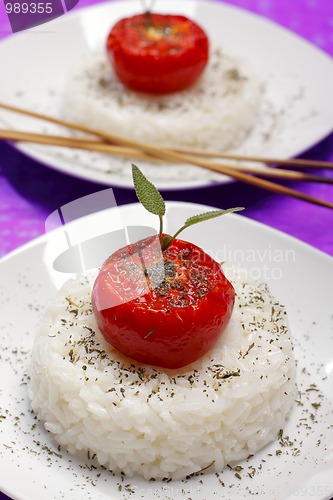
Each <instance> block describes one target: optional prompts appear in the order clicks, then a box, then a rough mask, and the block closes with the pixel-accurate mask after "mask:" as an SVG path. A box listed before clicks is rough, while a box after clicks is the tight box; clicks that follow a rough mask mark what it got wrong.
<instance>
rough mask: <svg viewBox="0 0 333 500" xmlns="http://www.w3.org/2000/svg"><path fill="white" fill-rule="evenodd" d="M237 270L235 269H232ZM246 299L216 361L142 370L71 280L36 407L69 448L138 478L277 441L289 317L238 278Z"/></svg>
mask: <svg viewBox="0 0 333 500" xmlns="http://www.w3.org/2000/svg"><path fill="white" fill-rule="evenodd" d="M226 274H227V275H228V273H226ZM229 279H231V281H232V283H233V285H234V287H235V290H236V294H237V298H236V305H235V309H234V312H233V315H232V318H231V321H230V323H229V325H228V327H227V330H226V331H225V332H224V333H223V334H222V336H221V337H220V340H219V341H218V343H217V345H216V346H215V348H214V349H213V351H211V352H210V353H209V354H207V355H206V356H204V357H203V358H201V359H199V360H198V361H196V362H195V363H192V364H191V365H188V366H187V367H185V368H182V369H180V370H177V371H176V370H159V369H157V368H154V367H149V366H145V365H139V364H137V363H135V362H133V361H132V360H130V359H128V358H126V357H124V356H122V355H120V354H119V353H118V352H117V351H116V350H115V349H113V348H112V347H111V346H110V345H108V344H107V343H106V342H105V341H104V339H103V337H102V335H101V334H100V332H99V330H98V327H97V324H96V322H95V319H94V316H93V314H92V309H91V302H90V291H91V284H89V281H88V280H87V278H84V277H80V278H77V279H76V280H71V281H69V282H68V283H67V284H66V285H65V286H64V287H63V289H62V290H61V291H60V292H59V294H58V296H57V298H56V299H55V300H54V302H53V303H52V304H50V306H49V307H48V310H47V313H46V316H45V318H44V321H43V324H42V326H41V328H40V329H39V332H38V334H37V336H36V339H35V344H34V348H33V362H32V370H31V383H30V387H29V390H30V396H31V404H32V408H33V410H34V411H35V412H36V414H37V416H38V418H39V419H40V420H42V421H43V422H44V423H45V427H46V429H47V430H49V431H50V432H52V433H53V434H54V437H55V439H56V441H57V442H58V443H59V444H60V445H61V446H62V447H64V448H66V449H68V450H69V451H70V452H75V450H87V451H89V452H90V454H91V455H94V454H96V457H97V460H98V461H99V463H100V464H101V465H103V466H105V467H107V468H109V469H111V470H112V471H114V472H120V471H122V472H124V473H125V474H126V475H128V476H132V475H134V474H139V475H142V476H144V477H145V478H146V479H150V478H153V477H154V478H170V477H172V478H174V479H180V478H184V477H185V476H186V475H188V474H191V473H194V472H197V471H199V470H201V469H203V468H205V467H207V466H208V465H210V464H213V465H212V468H213V470H215V471H217V472H218V471H221V470H222V469H223V467H224V466H225V465H226V464H227V463H232V462H234V461H239V460H241V459H243V458H246V457H247V456H248V455H250V454H254V453H256V452H257V451H258V450H260V449H261V448H262V447H263V446H264V445H266V444H267V443H269V442H270V441H272V440H274V439H276V438H277V435H278V432H279V430H280V429H283V427H284V425H285V421H286V417H287V415H288V413H289V410H290V408H291V406H292V405H293V402H294V398H295V360H294V357H293V352H292V341H291V337H290V333H289V330H288V324H287V317H286V313H285V310H284V308H283V306H281V305H280V304H279V303H277V301H276V300H275V299H274V297H273V296H272V295H271V293H270V292H269V290H268V289H267V286H266V285H265V284H261V283H259V282H255V281H253V280H250V279H249V278H248V277H247V276H246V273H244V274H242V275H238V274H237V275H235V274H234V273H231V274H230V270H229Z"/></svg>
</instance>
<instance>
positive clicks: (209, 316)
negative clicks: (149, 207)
mask: <svg viewBox="0 0 333 500" xmlns="http://www.w3.org/2000/svg"><path fill="white" fill-rule="evenodd" d="M153 238H155V241H158V238H157V237H153ZM147 241H148V242H150V243H151V241H153V240H152V238H148V239H146V240H142V241H141V242H138V243H136V244H134V245H131V246H129V247H125V248H124V249H121V250H119V251H117V252H115V254H113V255H112V256H111V257H109V259H108V260H107V261H106V262H105V264H104V265H103V266H102V269H101V271H100V273H99V275H98V277H97V279H96V281H95V284H94V287H93V291H92V305H93V310H94V314H95V317H96V320H97V323H98V326H99V329H100V330H101V332H102V334H103V336H104V338H105V339H106V340H107V341H108V342H109V343H110V344H111V345H112V346H113V347H115V348H116V349H117V350H118V351H120V352H122V353H123V354H125V355H127V356H129V357H130V358H133V359H134V360H136V361H139V362H140V363H144V364H149V365H155V366H159V367H163V368H169V369H175V368H181V367H183V366H186V365H188V364H189V363H191V362H193V361H196V360H197V359H198V358H200V357H201V356H203V355H204V354H206V353H207V352H209V351H210V350H211V349H212V348H213V346H214V344H215V343H216V341H217V339H218V338H219V336H220V335H221V333H222V332H223V330H224V328H225V327H226V326H227V324H228V322H229V319H230V316H231V313H232V310H233V306H234V300H235V294H234V289H233V287H232V285H231V283H230V282H229V281H228V280H227V278H226V277H225V276H224V274H223V272H222V270H221V267H220V265H219V264H218V263H217V262H216V261H214V260H213V259H212V258H211V257H210V256H209V255H207V254H206V253H205V252H204V251H203V250H202V249H200V248H199V247H197V246H196V245H193V244H192V243H188V242H186V241H183V240H179V239H176V240H174V241H173V243H172V244H171V245H170V246H169V247H168V249H167V250H166V251H164V252H163V256H164V262H166V263H167V264H166V265H167V266H169V265H170V266H173V265H175V269H176V276H175V277H173V278H171V279H170V280H169V282H170V284H171V285H170V286H171V288H169V289H168V291H167V293H166V295H163V294H164V292H165V290H164V288H163V284H162V285H161V286H160V287H156V288H154V289H152V290H150V291H149V292H148V293H145V294H142V295H141V296H139V297H137V298H134V299H133V298H132V296H133V295H129V296H128V298H129V299H130V300H128V301H123V302H122V303H118V305H115V306H112V307H108V308H104V309H103V308H102V307H105V306H106V305H107V302H105V294H109V292H110V289H109V281H110V276H114V274H115V272H116V274H117V276H119V275H120V273H119V269H120V268H119V267H118V269H117V265H116V266H115V263H116V262H120V261H121V259H124V256H125V255H126V258H128V257H129V256H130V258H132V257H133V259H134V260H135V255H137V249H138V245H140V244H142V242H147ZM158 244H159V243H158ZM153 253H154V252H153ZM143 254H144V260H145V262H147V260H149V259H150V258H151V256H152V253H151V247H149V246H146V247H145V249H144V251H143ZM184 255H187V256H188V257H187V258H186V259H185V258H184ZM141 256H142V254H141ZM170 262H171V264H170ZM166 269H167V268H166ZM191 275H193V276H194V278H193V279H190V278H189V276H191ZM168 279H169V277H168V276H167V277H166V280H165V281H166V282H167V280H168ZM177 280H178V281H177ZM139 281H140V280H139ZM175 283H176V286H175V287H174V284H175ZM127 284H128V281H126V283H125V286H124V283H122V285H121V288H122V290H123V288H124V287H125V288H128V287H127V286H126V285H127ZM183 285H184V288H183V291H181V292H179V290H182V286H183ZM136 287H137V288H136ZM177 287H178V288H179V289H178V290H177ZM140 289H141V290H142V283H140V282H139V283H135V285H134V286H133V287H132V290H131V292H130V293H131V294H132V293H133V294H134V295H135V293H136V290H140ZM184 290H185V292H184ZM161 292H162V293H163V294H162V295H161ZM112 293H115V295H117V291H115V290H114V289H113V292H112ZM119 294H120V296H122V299H125V300H126V297H124V296H123V295H122V294H123V291H119ZM101 305H102V307H101Z"/></svg>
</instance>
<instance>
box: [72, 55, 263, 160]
mask: <svg viewBox="0 0 333 500" xmlns="http://www.w3.org/2000/svg"><path fill="white" fill-rule="evenodd" d="M260 96H261V92H260V84H259V82H258V80H257V78H256V77H255V75H254V74H253V71H252V70H251V69H250V68H249V67H248V66H247V65H246V64H245V63H244V62H242V61H240V60H237V59H236V58H234V57H231V56H229V55H227V54H225V53H221V51H219V50H215V51H213V52H212V54H211V56H210V61H209V64H208V66H207V68H206V70H205V72H204V74H203V76H202V78H201V79H200V80H199V82H198V83H196V84H195V85H194V86H193V87H191V88H189V89H186V90H184V91H182V92H177V93H175V94H171V95H164V96H163V95H162V96H157V95H148V94H144V93H139V92H134V91H131V90H129V89H127V88H126V87H124V86H123V85H122V84H121V83H120V82H119V80H118V79H117V77H116V76H115V74H114V72H113V71H112V68H111V65H110V64H109V62H108V60H107V58H106V55H105V54H93V55H91V56H89V57H88V58H86V59H85V61H84V62H83V63H82V64H81V65H79V66H78V67H77V68H76V70H75V71H74V73H73V75H72V76H71V78H70V79H69V82H68V84H67V87H66V92H65V97H64V106H63V112H64V116H65V118H66V119H67V120H69V121H72V122H75V123H79V124H82V125H86V126H89V127H91V128H95V129H98V130H102V131H104V132H108V133H110V134H116V135H118V136H123V137H125V138H128V139H134V140H138V141H142V142H146V143H151V144H156V145H159V146H166V147H172V148H177V147H178V148H181V147H183V148H184V147H190V148H197V149H210V150H215V151H224V150H225V149H228V148H230V147H233V146H237V145H238V144H239V143H241V142H242V141H243V139H244V138H245V137H246V135H247V134H248V132H249V131H250V130H251V129H252V127H253V126H254V123H255V121H256V118H257V114H258V110H259V106H260V102H261V99H260Z"/></svg>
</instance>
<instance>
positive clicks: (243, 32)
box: [0, 0, 333, 189]
mask: <svg viewBox="0 0 333 500" xmlns="http://www.w3.org/2000/svg"><path fill="white" fill-rule="evenodd" d="M139 10H140V4H139V2H138V1H137V0H121V1H114V2H111V3H110V2H107V3H105V4H101V5H98V6H93V7H89V8H85V9H83V10H79V11H77V12H75V13H72V14H68V15H66V16H65V17H64V18H61V19H59V20H56V21H54V22H52V23H48V24H45V25H42V26H40V27H37V28H34V29H31V30H29V31H27V32H24V33H20V34H17V35H15V36H12V37H10V38H9V39H7V40H6V41H4V42H3V43H1V45H0V64H1V69H2V74H1V79H0V95H1V100H2V101H3V102H7V103H11V104H14V105H17V106H21V107H25V108H28V109H32V110H35V111H36V110H37V111H40V112H42V113H47V114H50V115H52V116H55V117H61V115H62V111H61V109H62V99H63V89H64V85H65V82H66V78H68V74H69V72H70V71H71V69H72V67H73V65H75V64H76V63H77V61H78V59H80V58H82V57H83V56H84V55H86V54H88V53H89V52H91V51H94V50H95V49H96V48H98V47H104V42H105V39H106V35H107V33H108V31H109V30H110V28H111V26H112V25H113V24H114V23H115V22H116V20H118V19H119V18H121V17H123V16H126V15H131V14H133V13H137V12H138V11H139ZM158 10H159V11H161V12H174V13H176V12H179V13H182V14H185V15H188V16H189V17H191V18H193V19H195V20H197V21H198V22H199V23H200V24H202V25H203V27H204V28H205V29H206V30H207V32H208V33H209V36H210V39H211V42H212V45H214V46H220V47H222V48H223V50H225V51H226V52H228V53H230V54H233V55H235V56H239V57H240V58H242V59H244V60H246V61H248V62H249V63H250V65H251V66H252V67H253V69H254V71H255V72H256V73H257V74H258V75H260V79H261V81H262V84H263V87H264V88H265V90H264V96H263V106H262V109H261V111H260V113H259V117H258V122H257V125H256V127H255V128H254V129H253V132H252V133H251V134H250V136H249V137H248V138H247V139H246V140H245V142H244V143H243V144H242V145H241V146H240V147H239V148H237V152H240V153H253V154H258V155H259V154H261V155H266V156H276V157H281V158H287V157H291V156H295V155H297V154H299V153H301V152H303V151H304V150H306V149H307V148H309V147H311V146H312V145H314V144H315V143H317V142H318V141H320V140H321V139H323V138H324V137H325V136H326V135H327V134H329V133H330V132H331V130H332V129H333V101H332V99H331V90H332V88H333V64H332V61H331V59H330V58H329V57H328V56H327V55H325V54H324V53H323V52H321V51H319V50H318V49H317V48H315V47H314V46H311V45H310V44H309V43H307V42H306V41H304V40H303V39H301V38H299V37H297V36H295V35H294V34H292V33H290V32H288V31H287V30H285V29H283V28H281V27H279V26H278V25H275V24H274V23H272V22H269V21H267V20H265V19H263V18H261V17H259V16H256V15H253V14H251V13H248V12H246V11H243V10H240V9H238V8H235V7H231V6H228V5H224V4H223V3H217V2H209V1H196V0H184V1H183V2H181V5H180V3H179V2H177V0H159V2H158ZM22 54H24V57H23V56H22ZM211 118H212V120H214V116H212V117H211ZM0 124H1V126H3V127H5V128H13V129H17V130H31V131H35V132H46V131H47V132H50V133H55V134H62V135H63V134H64V133H65V134H66V133H68V132H66V130H65V131H64V130H63V129H62V128H60V127H57V126H49V125H47V124H46V125H45V123H43V122H40V121H36V120H31V119H28V118H22V117H21V116H19V115H17V114H13V113H9V112H4V111H1V110H0ZM17 147H18V148H19V149H20V150H21V151H23V152H24V153H26V154H27V155H29V156H31V157H32V158H34V159H36V160H39V161H40V162H42V163H43V164H45V165H48V166H50V167H52V168H55V169H57V170H60V171H62V172H65V173H67V174H70V175H74V176H77V177H80V178H84V179H88V180H92V181H96V182H101V183H104V184H106V185H117V186H126V187H130V186H132V181H131V175H130V168H129V165H128V163H129V161H128V160H126V161H122V160H120V159H114V158H113V159H110V158H109V157H105V156H103V155H100V154H94V153H89V152H82V151H81V152H79V151H75V150H65V149H60V148H54V147H49V146H46V147H45V146H37V145H32V144H23V143H22V144H18V145H17ZM140 165H141V166H142V167H144V163H143V162H140ZM147 168H148V167H147ZM149 178H150V179H151V180H152V181H154V183H155V184H157V186H158V187H159V188H162V189H163V188H164V189H181V188H191V187H194V186H203V185H209V184H210V183H212V182H225V180H226V178H223V177H222V176H221V175H220V174H216V173H213V172H208V171H204V170H202V169H200V168H198V167H190V166H186V167H184V166H182V167H180V166H179V167H176V168H172V169H170V168H169V170H168V172H166V171H165V169H162V168H160V169H158V168H156V166H155V167H154V168H153V170H152V172H149Z"/></svg>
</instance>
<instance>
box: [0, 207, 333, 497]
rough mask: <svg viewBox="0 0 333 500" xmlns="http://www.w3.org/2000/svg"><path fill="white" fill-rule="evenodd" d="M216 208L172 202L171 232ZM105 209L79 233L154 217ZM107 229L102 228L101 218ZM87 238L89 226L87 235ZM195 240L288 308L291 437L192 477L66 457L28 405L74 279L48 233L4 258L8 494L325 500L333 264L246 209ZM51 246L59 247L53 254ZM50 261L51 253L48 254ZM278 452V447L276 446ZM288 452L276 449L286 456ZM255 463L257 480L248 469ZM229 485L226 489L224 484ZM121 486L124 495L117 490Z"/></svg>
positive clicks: (1, 416)
mask: <svg viewBox="0 0 333 500" xmlns="http://www.w3.org/2000/svg"><path fill="white" fill-rule="evenodd" d="M207 209H208V207H205V206H199V205H194V204H186V203H175V202H174V203H169V204H168V210H167V217H166V231H170V232H172V231H174V230H175V229H176V228H177V227H179V222H180V221H182V220H185V219H186V218H187V217H189V216H192V215H194V214H196V213H199V212H202V211H205V210H207ZM112 210H113V211H106V212H104V213H103V214H104V215H103V214H102V213H101V212H100V213H98V214H95V215H94V216H90V217H89V218H85V219H83V220H80V221H78V222H75V223H74V225H73V227H74V229H75V228H76V229H81V228H86V229H88V228H89V227H95V228H96V227H97V226H103V225H104V222H103V220H105V219H103V217H105V216H107V218H108V220H109V221H113V222H112V224H114V229H115V228H116V227H118V224H119V220H122V224H125V225H126V224H128V225H134V224H138V225H142V224H147V225H151V224H152V225H153V226H155V223H156V221H155V219H156V217H155V216H152V215H151V214H149V213H148V212H146V211H145V210H144V209H143V208H142V207H141V206H139V205H137V204H135V205H128V206H124V207H121V208H120V209H119V212H118V214H117V213H116V212H115V210H116V209H112ZM103 227H104V226H103ZM84 234H85V235H86V234H87V232H85V233H84ZM186 237H187V238H188V239H189V240H192V241H193V242H194V243H196V244H198V245H200V246H202V247H203V248H204V249H205V250H206V251H208V252H210V253H211V254H212V255H213V256H214V257H215V258H216V259H219V260H227V261H229V262H232V263H234V264H236V265H240V266H241V267H244V266H246V267H247V268H248V269H249V270H250V271H251V273H252V275H253V276H254V277H257V278H259V279H262V280H265V281H267V282H268V283H269V286H270V288H271V290H272V291H273V293H274V294H275V296H276V297H277V298H278V299H279V301H280V302H282V303H284V304H285V305H286V307H287V311H288V315H289V320H290V325H291V329H292V332H293V334H294V338H295V356H296V359H297V362H298V375H297V382H298V388H299V391H300V395H299V398H298V399H299V403H298V404H295V406H294V408H293V410H292V412H291V415H290V418H289V421H288V423H287V426H286V428H285V429H284V436H289V438H288V439H287V438H286V437H285V438H284V442H283V443H279V442H278V440H277V441H276V442H274V443H273V444H272V445H270V446H267V447H266V448H265V449H264V450H262V451H261V452H259V453H258V454H257V455H256V456H254V457H253V458H251V459H249V460H248V461H244V462H241V463H240V464H239V465H240V466H242V467H243V469H242V470H241V471H240V472H239V474H240V476H241V478H242V479H241V480H240V479H239V478H237V477H235V471H232V470H229V469H228V468H227V469H226V470H224V471H223V472H222V473H221V474H219V477H217V476H216V475H215V474H209V473H208V472H207V473H205V474H203V475H200V476H198V477H192V478H191V479H189V480H186V481H172V482H169V483H165V482H159V481H156V482H147V481H144V480H142V479H139V478H131V479H126V478H125V479H124V480H122V479H121V478H120V477H119V476H113V475H112V474H110V473H109V472H107V471H105V470H103V469H102V468H100V467H98V468H97V469H96V468H92V467H91V466H92V463H91V462H89V460H88V459H87V457H86V456H85V457H81V459H80V458H78V457H77V458H74V457H71V456H69V455H67V454H62V458H60V456H58V450H57V447H56V445H55V444H54V442H53V441H52V439H51V435H50V434H47V433H46V432H45V431H44V430H43V426H42V425H41V424H39V423H38V422H37V421H36V420H35V419H34V418H33V415H31V413H30V411H29V401H28V396H27V385H26V384H27V375H26V374H27V369H28V366H29V360H30V352H31V347H32V342H33V336H34V330H35V329H36V324H37V323H38V319H39V317H40V315H41V314H42V312H43V309H44V306H45V304H46V303H47V301H48V300H50V299H52V297H53V296H54V294H55V293H56V289H57V288H58V287H59V286H60V284H61V282H62V281H64V280H65V279H67V276H66V275H60V273H55V272H54V271H52V259H51V255H52V248H50V242H51V233H49V234H48V235H46V236H44V237H42V238H39V239H37V240H36V241H34V242H32V243H30V244H28V245H26V246H25V247H23V248H21V249H19V250H17V251H15V252H14V253H12V254H11V255H9V256H8V257H7V258H5V259H3V260H2V261H1V262H0V276H1V283H0V308H1V312H0V318H1V326H0V356H1V364H0V380H1V390H0V470H1V474H0V490H2V491H3V492H5V493H7V494H8V495H10V496H11V497H12V498H14V499H15V500H43V499H45V498H48V499H50V500H51V499H57V500H58V499H65V500H81V499H82V498H83V497H84V498H85V499H91V500H107V499H110V498H112V499H132V500H138V499H141V498H145V499H148V500H151V499H154V500H156V499H158V498H160V499H163V500H177V499H184V500H185V499H188V498H191V499H192V500H203V499H207V500H208V499H214V498H222V497H223V498H228V499H231V498H232V499H234V498H238V497H240V498H249V497H250V496H252V495H255V497H256V498H258V499H267V498H269V499H270V500H274V499H287V498H304V499H321V500H322V499H327V498H330V496H331V494H332V493H333V483H332V466H333V449H332V443H333V426H332V411H333V395H332V394H333V392H332V381H333V307H332V294H331V286H332V275H333V260H332V259H331V258H330V257H328V256H326V255H324V254H322V253H320V252H319V251H317V250H314V249H313V248H311V247H309V246H307V245H305V244H303V243H301V242H299V241H297V240H295V239H293V238H291V237H289V236H286V235H284V234H282V233H280V232H277V231H275V230H272V229H270V228H268V227H266V226H263V225H261V224H259V223H257V222H253V221H251V220H249V219H246V218H245V217H242V216H237V215H231V216H229V215H228V216H225V217H222V218H219V219H215V220H212V221H209V222H206V223H204V224H201V225H200V227H199V226H192V227H191V228H189V229H188V230H187V236H186ZM53 253H54V252H53ZM50 259H51V260H50ZM276 450H281V453H280V452H278V454H276ZM279 453H280V454H279ZM254 469H255V474H254V476H253V478H251V477H249V476H248V473H251V472H252V471H253V470H254ZM222 482H223V483H224V486H223V484H222ZM120 485H121V491H120Z"/></svg>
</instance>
